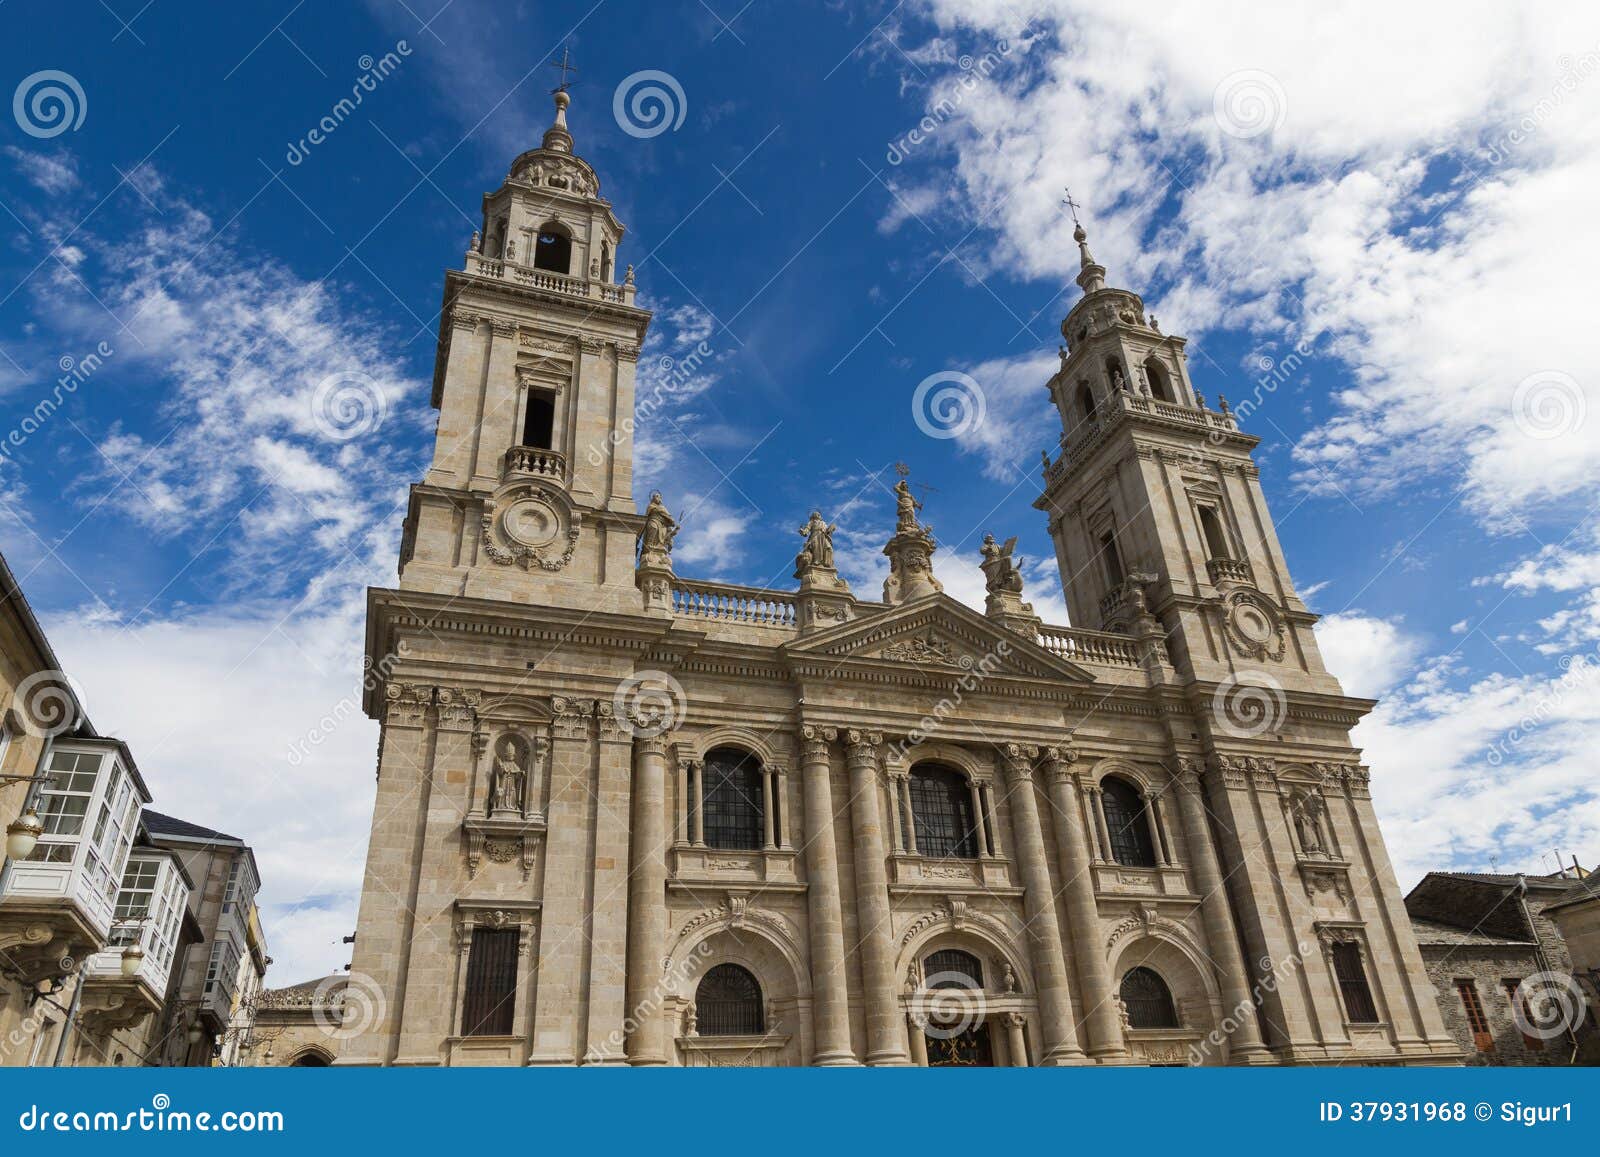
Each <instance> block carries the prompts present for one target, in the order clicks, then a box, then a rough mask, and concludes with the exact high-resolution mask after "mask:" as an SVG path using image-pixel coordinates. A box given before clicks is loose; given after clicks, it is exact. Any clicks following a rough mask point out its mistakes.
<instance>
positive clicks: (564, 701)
mask: <svg viewBox="0 0 1600 1157" xmlns="http://www.w3.org/2000/svg"><path fill="white" fill-rule="evenodd" d="M550 710H551V711H552V712H553V714H554V718H553V719H552V720H551V727H552V729H553V730H554V732H555V734H556V735H558V736H560V737H561V738H562V739H588V738H589V733H590V729H591V728H592V727H593V726H594V700H592V699H569V698H567V697H566V696H564V695H557V696H556V697H555V698H553V699H551V700H550Z"/></svg>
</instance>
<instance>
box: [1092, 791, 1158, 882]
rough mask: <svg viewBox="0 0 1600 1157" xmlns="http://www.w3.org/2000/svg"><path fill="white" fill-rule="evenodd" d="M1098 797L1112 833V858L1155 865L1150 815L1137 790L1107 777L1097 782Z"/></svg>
mask: <svg viewBox="0 0 1600 1157" xmlns="http://www.w3.org/2000/svg"><path fill="white" fill-rule="evenodd" d="M1100 800H1101V805H1102V806H1103V807H1104V808H1105V813H1106V830H1107V831H1108V832H1109V833H1110V835H1111V858H1112V859H1113V860H1115V861H1116V862H1117V863H1119V864H1126V865H1127V866H1128V867H1130V868H1153V867H1155V863H1156V850H1155V846H1154V845H1153V844H1152V843H1151V840H1150V816H1149V813H1148V812H1147V811H1146V810H1145V806H1144V800H1143V799H1142V798H1141V797H1140V795H1139V792H1138V791H1137V790H1136V789H1135V788H1134V786H1133V785H1132V784H1130V783H1128V782H1127V781H1125V780H1121V779H1107V780H1104V781H1103V782H1102V783H1101V784H1100Z"/></svg>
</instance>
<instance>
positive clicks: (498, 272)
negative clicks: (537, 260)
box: [467, 252, 634, 305]
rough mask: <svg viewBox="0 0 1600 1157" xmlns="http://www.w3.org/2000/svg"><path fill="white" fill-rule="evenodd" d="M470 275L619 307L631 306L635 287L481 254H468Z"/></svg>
mask: <svg viewBox="0 0 1600 1157" xmlns="http://www.w3.org/2000/svg"><path fill="white" fill-rule="evenodd" d="M467 272H468V273H472V274H476V275H477V276H479V277H492V278H494V279H495V280H496V281H513V282H516V283H517V284H518V285H526V286H529V287H530V288H533V289H542V290H545V291H546V292H549V293H561V294H566V295H568V296H571V297H592V298H597V299H599V300H600V301H609V302H614V303H615V304H617V305H632V304H633V296H634V287H633V286H632V285H628V284H622V285H613V284H612V283H611V282H609V281H603V280H600V279H598V278H591V277H568V276H567V275H566V274H564V273H552V272H551V271H550V270H548V269H535V268H534V267H533V266H531V265H522V264H519V263H518V262H515V261H505V260H502V259H501V258H498V257H485V256H484V255H483V254H482V253H471V252H469V253H468V254H467Z"/></svg>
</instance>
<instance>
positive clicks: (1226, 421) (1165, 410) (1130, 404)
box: [1044, 394, 1239, 482]
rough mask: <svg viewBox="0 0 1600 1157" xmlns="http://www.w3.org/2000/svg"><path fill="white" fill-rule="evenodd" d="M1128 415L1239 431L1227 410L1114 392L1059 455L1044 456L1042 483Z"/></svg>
mask: <svg viewBox="0 0 1600 1157" xmlns="http://www.w3.org/2000/svg"><path fill="white" fill-rule="evenodd" d="M1130 415H1132V416H1134V417H1142V418H1146V419H1150V418H1155V419H1159V420H1160V421H1162V422H1176V423H1180V424H1182V425H1184V426H1188V427H1189V428H1190V429H1192V430H1195V431H1198V432H1204V433H1206V434H1212V433H1217V434H1233V433H1237V432H1238V430H1239V422H1238V419H1236V418H1235V417H1234V416H1233V414H1232V412H1231V411H1230V412H1229V413H1226V414H1222V413H1218V412H1217V411H1215V410H1208V409H1205V408H1204V407H1201V406H1178V405H1174V404H1173V403H1171V402H1163V401H1159V400H1158V399H1156V398H1147V397H1145V396H1144V395H1143V394H1115V395H1113V396H1112V398H1111V399H1110V400H1109V402H1107V403H1105V404H1103V405H1102V406H1101V407H1100V408H1099V409H1098V410H1097V411H1096V413H1095V417H1094V420H1093V421H1091V422H1085V423H1084V424H1083V425H1082V426H1080V427H1078V429H1077V431H1076V432H1075V433H1074V435H1073V437H1072V438H1070V439H1068V442H1069V443H1070V444H1069V445H1068V446H1066V447H1065V448H1064V449H1063V451H1062V454H1061V457H1060V458H1058V459H1056V460H1055V461H1054V462H1051V461H1049V459H1048V458H1047V459H1046V460H1045V465H1044V474H1045V480H1046V482H1054V481H1055V480H1056V479H1057V478H1059V477H1061V475H1062V474H1063V473H1064V472H1066V471H1067V470H1070V469H1072V467H1073V466H1074V465H1075V464H1077V463H1078V462H1080V461H1082V460H1083V458H1084V457H1085V456H1086V455H1087V454H1088V453H1089V451H1091V450H1092V449H1094V447H1095V446H1098V445H1099V444H1100V442H1101V441H1102V440H1103V439H1104V438H1105V436H1106V435H1107V434H1109V433H1110V432H1111V431H1112V430H1113V429H1115V428H1116V427H1117V426H1119V425H1121V424H1122V422H1123V421H1124V420H1126V419H1127V418H1128V417H1129V416H1130Z"/></svg>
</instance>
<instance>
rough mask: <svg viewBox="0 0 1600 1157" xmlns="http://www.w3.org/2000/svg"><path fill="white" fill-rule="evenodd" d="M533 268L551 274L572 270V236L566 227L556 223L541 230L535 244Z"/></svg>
mask: <svg viewBox="0 0 1600 1157" xmlns="http://www.w3.org/2000/svg"><path fill="white" fill-rule="evenodd" d="M533 267H534V268H535V269H548V270H549V271H550V272H551V273H567V272H570V271H571V269H572V234H570V233H568V232H567V229H566V226H564V225H557V224H555V223H554V222H551V223H550V224H548V225H546V226H545V227H544V228H543V229H540V230H539V237H538V240H536V241H535V242H534V243H533Z"/></svg>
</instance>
